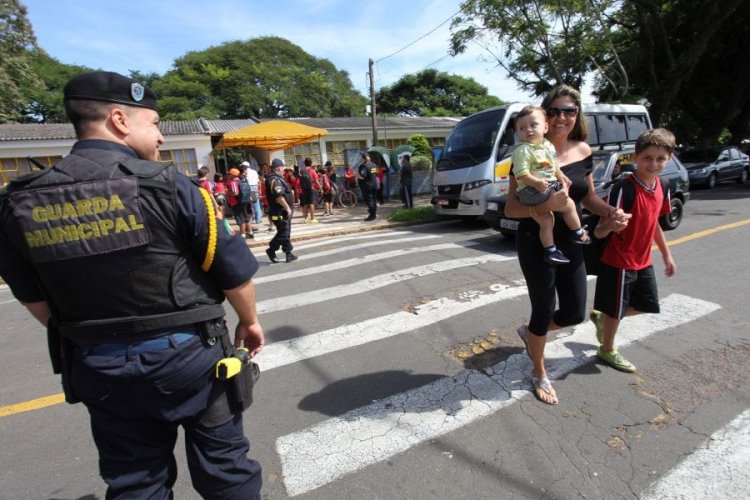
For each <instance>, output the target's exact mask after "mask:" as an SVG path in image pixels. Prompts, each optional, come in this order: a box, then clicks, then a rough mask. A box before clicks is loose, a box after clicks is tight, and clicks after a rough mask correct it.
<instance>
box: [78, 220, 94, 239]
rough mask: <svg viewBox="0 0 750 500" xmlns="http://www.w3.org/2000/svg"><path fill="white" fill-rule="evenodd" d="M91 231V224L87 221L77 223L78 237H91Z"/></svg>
mask: <svg viewBox="0 0 750 500" xmlns="http://www.w3.org/2000/svg"><path fill="white" fill-rule="evenodd" d="M91 232H92V231H91V224H89V223H88V222H84V223H82V224H78V237H79V238H81V239H82V240H88V239H89V238H91Z"/></svg>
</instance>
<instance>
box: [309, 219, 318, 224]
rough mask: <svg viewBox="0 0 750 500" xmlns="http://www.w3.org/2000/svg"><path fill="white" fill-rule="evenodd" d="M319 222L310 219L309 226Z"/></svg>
mask: <svg viewBox="0 0 750 500" xmlns="http://www.w3.org/2000/svg"><path fill="white" fill-rule="evenodd" d="M319 222H320V221H319V220H318V219H310V222H309V223H310V224H318V223H319Z"/></svg>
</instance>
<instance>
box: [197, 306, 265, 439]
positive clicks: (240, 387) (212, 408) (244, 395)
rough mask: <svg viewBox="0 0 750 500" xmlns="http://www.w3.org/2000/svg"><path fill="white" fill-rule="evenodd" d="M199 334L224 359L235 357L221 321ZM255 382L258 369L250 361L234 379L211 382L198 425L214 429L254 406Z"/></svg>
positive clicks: (203, 326)
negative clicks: (222, 354)
mask: <svg viewBox="0 0 750 500" xmlns="http://www.w3.org/2000/svg"><path fill="white" fill-rule="evenodd" d="M198 331H199V333H200V335H201V339H203V342H204V343H205V344H206V345H207V346H213V345H215V344H216V342H217V340H218V341H219V342H221V346H222V350H223V352H224V356H225V357H230V356H233V355H234V352H235V350H234V346H233V345H232V343H231V342H230V341H229V330H228V329H227V323H226V321H225V320H224V319H223V318H219V319H216V320H212V321H209V322H206V323H205V324H202V325H200V326H199V328H198ZM258 378H260V367H259V366H258V365H257V364H256V363H255V362H253V361H252V360H248V361H247V363H243V365H242V368H241V369H240V372H239V373H238V374H237V375H235V376H234V377H230V378H228V379H226V380H219V379H216V378H214V387H213V390H212V391H211V396H210V398H209V402H208V405H207V407H206V409H205V410H204V411H203V413H202V414H201V416H200V418H199V421H200V423H201V424H202V425H205V426H206V427H216V426H218V425H222V424H224V423H226V422H228V421H229V420H230V419H231V418H232V417H234V415H236V414H238V413H242V412H243V411H244V410H246V409H247V408H248V407H250V405H251V404H253V387H254V386H255V382H256V381H257V380H258Z"/></svg>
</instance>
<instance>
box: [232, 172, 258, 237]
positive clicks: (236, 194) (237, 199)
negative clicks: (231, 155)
mask: <svg viewBox="0 0 750 500" xmlns="http://www.w3.org/2000/svg"><path fill="white" fill-rule="evenodd" d="M226 188H227V201H228V202H229V207H230V208H231V209H232V215H234V220H235V221H237V226H239V230H240V234H242V235H244V236H245V238H250V239H252V238H255V236H254V235H253V233H252V225H251V224H250V217H249V216H248V214H247V202H245V203H243V202H242V200H243V196H242V189H241V183H240V171H239V169H237V168H230V169H229V180H228V181H227V183H226ZM249 192H250V190H249V186H248V188H247V194H246V196H248V199H249ZM248 226H249V229H248Z"/></svg>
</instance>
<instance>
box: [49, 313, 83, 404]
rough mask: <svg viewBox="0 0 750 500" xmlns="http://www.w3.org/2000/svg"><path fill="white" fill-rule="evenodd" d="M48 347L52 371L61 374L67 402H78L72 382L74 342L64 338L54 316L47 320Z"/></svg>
mask: <svg viewBox="0 0 750 500" xmlns="http://www.w3.org/2000/svg"><path fill="white" fill-rule="evenodd" d="M47 348H48V349H49V358H50V362H51V363H52V373H55V374H58V375H60V381H61V383H62V388H63V393H64V394H65V402H67V403H69V404H76V403H78V402H80V399H78V398H77V397H76V395H75V394H74V393H73V388H72V386H71V383H70V379H71V373H72V370H73V342H71V341H70V339H66V338H63V337H62V336H61V335H60V330H59V328H58V327H57V319H56V318H55V317H54V316H52V317H50V319H49V321H48V322H47Z"/></svg>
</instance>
